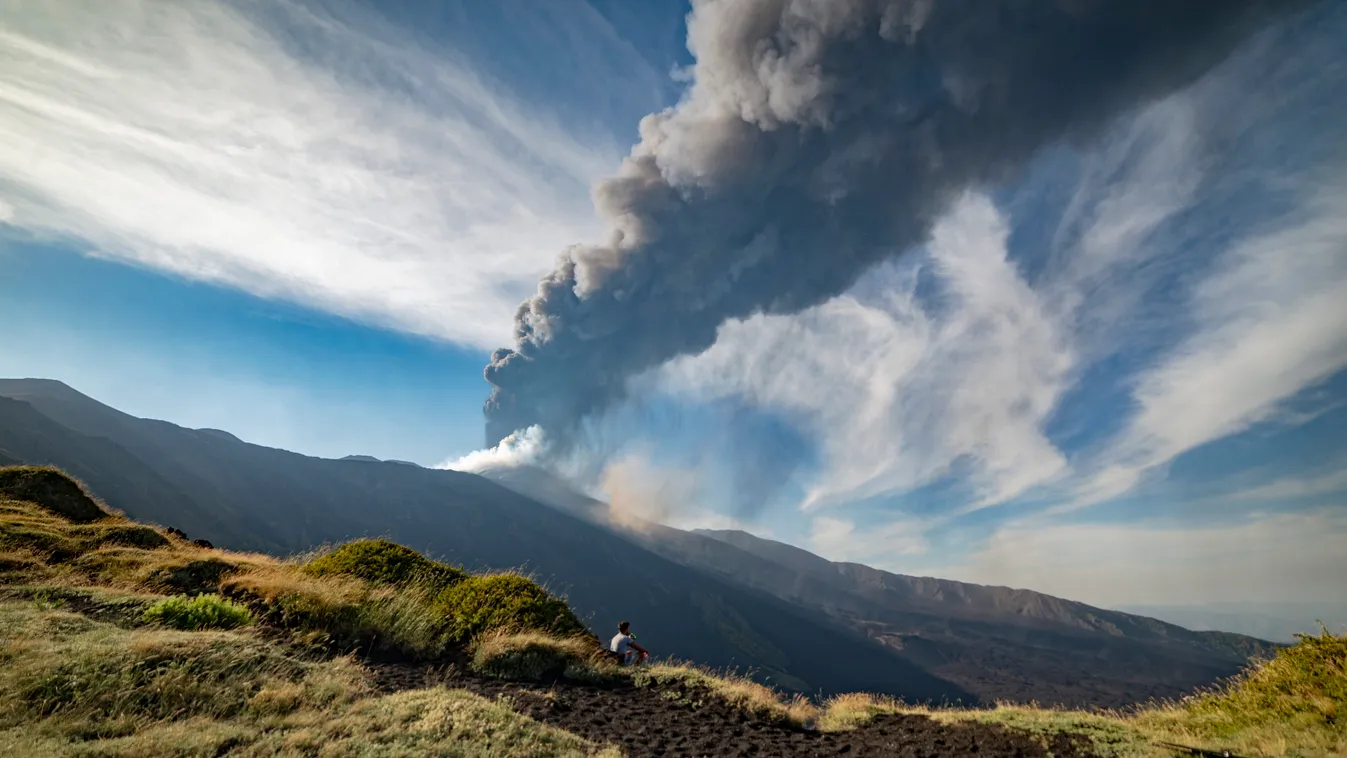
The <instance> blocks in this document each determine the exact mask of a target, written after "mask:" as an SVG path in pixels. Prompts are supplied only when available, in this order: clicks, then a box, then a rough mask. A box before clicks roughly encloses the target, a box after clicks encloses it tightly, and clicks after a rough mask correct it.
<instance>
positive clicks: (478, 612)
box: [435, 574, 587, 642]
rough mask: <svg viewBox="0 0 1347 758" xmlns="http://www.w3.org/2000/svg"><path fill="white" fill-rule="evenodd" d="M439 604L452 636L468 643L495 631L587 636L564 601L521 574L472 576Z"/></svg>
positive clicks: (443, 595) (451, 588)
mask: <svg viewBox="0 0 1347 758" xmlns="http://www.w3.org/2000/svg"><path fill="white" fill-rule="evenodd" d="M435 605H436V606H437V608H438V609H439V610H440V611H441V612H443V613H444V614H445V615H446V616H447V617H448V619H449V634H450V635H451V636H452V637H453V638H454V639H457V640H460V641H465V642H466V641H468V640H471V639H472V638H474V637H476V636H477V635H479V634H482V633H483V632H488V631H494V630H506V631H511V632H522V631H528V630H536V631H541V632H547V633H549V634H554V635H558V636H562V637H568V636H572V635H580V634H586V633H587V630H586V629H585V625H584V624H582V623H580V620H579V619H578V618H576V617H575V614H574V613H573V612H571V609H570V607H569V606H567V605H566V603H565V602H564V601H562V600H560V599H558V598H556V597H553V596H552V595H550V594H548V592H547V591H546V590H544V589H543V588H542V587H540V586H538V584H537V583H535V582H533V581H532V580H530V579H528V578H526V577H522V576H519V575H518V574H489V575H484V576H470V577H468V578H467V579H464V580H463V581H461V582H458V583H457V584H455V585H453V586H451V587H449V588H448V589H446V590H445V591H444V592H442V593H440V596H439V597H438V598H437V599H436V601H435Z"/></svg>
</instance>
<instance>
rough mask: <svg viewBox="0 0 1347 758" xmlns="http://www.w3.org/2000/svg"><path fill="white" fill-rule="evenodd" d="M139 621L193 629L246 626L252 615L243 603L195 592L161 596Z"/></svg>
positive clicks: (187, 629)
mask: <svg viewBox="0 0 1347 758" xmlns="http://www.w3.org/2000/svg"><path fill="white" fill-rule="evenodd" d="M141 620H142V621H144V622H146V623H158V624H163V625H164V626H171V627H173V628H174V629H182V630H185V631H196V630H200V629H233V628H235V627H239V626H247V625H248V624H251V623H252V622H253V614H252V612H251V611H249V610H248V608H247V607H246V606H243V605H239V604H238V603H235V602H232V601H229V600H226V599H224V598H222V597H220V596H219V595H197V596H196V597H193V598H188V597H184V596H182V595H178V596H176V597H168V598H164V599H163V600H160V601H159V602H157V603H155V604H154V605H152V606H150V607H149V608H147V609H146V610H145V613H144V615H142V616H141Z"/></svg>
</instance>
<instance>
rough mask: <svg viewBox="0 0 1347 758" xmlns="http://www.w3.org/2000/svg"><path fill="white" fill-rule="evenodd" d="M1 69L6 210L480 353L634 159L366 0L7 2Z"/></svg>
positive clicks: (98, 243) (125, 251) (36, 224)
mask: <svg viewBox="0 0 1347 758" xmlns="http://www.w3.org/2000/svg"><path fill="white" fill-rule="evenodd" d="M333 9H340V11H341V12H336V11H334V10H333ZM261 14H265V15H264V16H263V15H261ZM0 65H2V66H3V68H4V71H5V77H4V80H3V82H0V202H3V205H0V208H3V209H4V210H5V213H4V216H3V220H4V221H5V222H6V223H8V224H11V225H13V226H16V227H19V228H22V229H26V230H28V231H29V232H31V233H34V234H36V235H39V236H49V237H56V238H60V239H64V240H68V241H72V242H73V244H78V245H81V246H87V247H88V248H89V249H90V252H91V253H92V254H95V255H101V256H107V257H110V258H115V259H119V260H124V261H128V262H131V263H134V264H138V265H143V266H148V267H152V268H156V269H161V270H164V271H169V272H173V273H175V274H178V275H182V276H186V277H189V278H191V279H196V280H202V281H208V282H213V283H218V284H224V285H228V286H233V287H237V288H240V289H243V290H246V291H249V292H252V293H255V294H258V295H262V296H266V297H276V298H285V299H289V300H292V301H296V302H300V303H302V304H305V305H309V306H313V307H317V308H320V309H323V310H327V311H331V312H334V313H338V314H341V315H345V316H348V317H352V318H355V319H358V320H363V321H367V322H373V323H378V324H382V325H387V326H391V327H394V328H397V329H401V330H405V331H410V332H415V333H419V334H424V335H429V336H432V337H436V338H443V339H448V340H453V341H457V342H461V343H465V344H469V345H473V346H479V347H488V346H494V345H496V344H501V343H502V342H503V341H504V340H506V338H508V335H509V329H510V316H511V314H512V312H513V310H514V307H515V305H516V304H517V302H518V301H519V299H520V298H521V296H522V295H523V294H524V293H527V292H528V291H529V290H531V289H532V287H533V286H534V284H535V283H536V280H537V278H538V275H539V274H540V273H542V272H544V271H545V270H546V269H547V268H548V267H549V266H550V265H551V264H552V262H553V261H552V259H553V257H554V255H555V254H556V252H557V251H558V250H560V249H562V248H563V247H564V246H565V245H566V244H570V243H572V242H574V241H576V240H581V239H585V238H587V237H589V236H592V234H593V233H594V226H593V224H592V215H593V214H592V207H591V204H590V201H589V196H588V188H589V185H590V182H591V180H592V179H593V178H595V177H597V176H601V175H603V174H605V173H607V172H608V171H609V170H610V169H611V167H612V166H613V165H615V164H616V162H617V160H618V158H619V157H620V154H621V151H620V149H619V148H618V146H617V145H616V144H615V142H614V140H613V139H612V138H611V136H609V135H608V134H606V133H604V132H602V131H601V130H595V125H594V124H585V125H584V128H585V129H586V130H587V132H586V133H585V134H583V135H581V134H574V133H571V132H570V131H568V129H567V128H565V127H564V126H562V125H561V124H559V123H557V122H556V120H555V119H552V118H551V117H549V115H548V111H547V110H546V109H545V108H541V107H538V106H536V105H534V104H531V103H523V102H518V101H515V100H513V99H512V98H511V97H510V96H509V95H508V94H503V88H502V87H500V86H498V85H496V84H493V83H490V82H488V81H486V80H484V79H483V78H482V77H481V76H480V75H479V74H478V73H476V72H475V71H474V69H473V67H472V66H471V65H470V64H469V63H468V62H465V61H462V60H457V59H456V58H455V57H454V56H453V55H452V53H451V52H449V51H445V50H431V49H427V48H426V47H424V46H423V45H422V44H420V43H418V42H416V41H414V40H412V39H411V38H410V37H408V36H406V35H404V34H402V33H401V31H400V30H398V29H396V28H394V27H392V26H391V25H390V24H388V23H385V22H383V21H381V20H380V19H379V18H377V17H375V16H373V15H372V14H365V15H361V13H360V11H359V10H358V9H357V8H355V7H354V6H351V7H345V6H338V5H328V6H326V7H324V8H322V9H320V8H318V7H313V6H309V5H306V4H304V3H302V2H290V1H287V2H283V3H279V4H274V5H267V6H239V5H236V4H232V3H225V2H200V3H159V2H141V1H139V0H110V2H106V3H98V4H97V5H96V7H94V6H91V7H88V8H81V9H79V10H75V9H73V8H71V7H70V6H66V5H62V4H53V3H45V2H22V1H21V2H15V3H7V4H6V5H5V6H4V10H3V11H0ZM641 65H644V64H643V63H642V64H641Z"/></svg>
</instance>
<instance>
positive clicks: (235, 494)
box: [0, 380, 973, 703]
mask: <svg viewBox="0 0 1347 758" xmlns="http://www.w3.org/2000/svg"><path fill="white" fill-rule="evenodd" d="M0 396H5V397H6V398H8V399H0V449H4V450H6V451H8V452H7V455H9V456H11V457H13V458H16V459H18V460H20V461H22V462H24V463H29V464H51V465H55V466H58V467H60V468H62V469H64V470H66V471H69V472H70V473H72V474H74V475H75V476H78V477H79V478H80V479H82V480H83V481H84V482H85V483H87V484H88V485H89V486H90V487H91V488H93V489H94V490H95V491H96V492H98V493H100V495H101V496H102V497H103V498H104V499H105V500H106V501H107V502H108V503H109V504H110V505H112V506H113V507H116V508H118V509H121V510H123V511H124V512H125V513H127V514H128V515H129V516H130V517H132V518H135V519H137V520H140V521H147V522H154V523H159V524H163V525H167V526H175V527H178V528H183V529H185V530H186V531H187V532H188V534H189V535H190V536H191V537H194V538H205V539H208V540H210V541H211V542H213V543H214V544H216V546H218V547H228V548H231V549H237V550H257V551H263V552H269V553H273V554H285V553H293V552H300V551H304V550H308V549H310V548H312V547H314V546H316V545H319V544H322V543H325V542H336V541H343V540H348V539H352V538H356V537H361V536H371V535H382V536H387V537H389V538H390V539H393V540H395V541H397V542H399V543H402V544H405V545H407V546H409V547H412V548H413V549H416V550H418V551H420V552H423V553H426V554H428V555H432V556H435V557H437V558H443V559H445V560H447V561H449V562H451V563H456V564H462V565H464V566H465V567H467V568H469V569H471V570H485V569H506V568H522V569H523V570H525V571H528V572H531V573H532V574H533V575H535V576H536V577H537V578H538V579H539V580H540V581H543V582H545V583H547V584H548V585H549V587H550V588H551V589H553V590H554V591H557V592H560V593H563V594H565V595H566V596H567V599H568V601H569V602H570V603H571V605H572V606H573V607H574V608H575V609H576V610H577V612H578V613H579V614H580V615H581V616H582V618H584V620H585V621H586V622H587V623H589V625H590V627H591V628H592V629H594V630H595V631H596V632H597V633H600V634H601V635H606V634H608V630H609V629H610V628H611V627H612V626H614V625H615V624H616V622H617V621H618V620H619V619H622V618H625V619H629V620H630V621H631V622H632V624H633V626H634V627H635V629H636V630H637V633H638V634H639V635H640V637H641V641H642V643H643V644H645V645H646V646H647V647H649V648H650V649H651V650H653V651H655V652H656V654H657V655H660V656H665V655H675V656H678V657H682V658H689V659H693V660H697V661H699V662H702V663H704V664H707V665H710V666H713V667H738V668H752V669H755V670H757V671H758V672H759V675H760V677H761V678H762V679H764V680H769V681H771V682H773V683H775V684H778V685H780V686H783V687H786V688H788V689H794V690H797V691H809V692H819V691H822V692H842V691H848V690H867V691H877V692H886V693H890V694H893V695H898V696H902V697H905V698H908V699H912V700H928V699H930V700H937V701H938V700H942V699H949V700H960V701H962V702H965V703H967V702H972V701H973V698H971V697H970V696H969V694H968V693H967V692H966V691H964V690H963V689H962V688H960V687H958V686H956V685H953V684H951V683H949V682H947V681H945V680H943V679H941V678H939V677H937V676H934V675H932V674H930V673H928V672H926V671H924V670H923V669H922V668H921V667H920V666H918V665H915V664H913V663H911V662H909V661H907V660H906V659H904V658H903V657H902V656H900V655H898V654H897V653H895V652H893V651H888V650H885V649H884V648H882V647H880V646H878V645H874V644H873V643H871V642H869V641H867V640H866V639H865V638H864V637H863V636H861V635H859V634H857V633H855V632H854V631H853V630H850V629H847V628H845V627H843V626H841V625H836V624H834V623H832V622H831V621H830V620H829V619H826V618H820V617H817V616H815V615H814V614H812V613H810V612H809V611H808V610H806V609H803V608H798V607H795V606H792V605H790V604H789V603H786V602H784V601H782V600H780V599H778V598H775V597H772V596H771V595H769V594H767V593H762V592H757V591H754V590H751V589H748V588H745V587H741V586H737V585H734V584H731V583H728V582H725V581H723V580H720V579H717V578H715V577H712V576H709V575H707V574H705V573H703V572H700V571H698V570H696V569H692V568H689V567H686V566H682V565H679V564H678V563H675V562H673V561H669V560H667V559H665V558H663V557H661V556H659V555H656V554H654V553H652V552H650V551H649V550H647V549H645V548H643V547H641V546H640V545H638V544H636V543H634V542H632V541H631V540H629V539H626V538H625V537H623V536H622V535H619V534H615V533H614V532H612V531H610V530H607V529H604V528H602V527H600V526H597V525H595V524H592V523H589V522H587V521H584V520H581V519H577V518H574V517H573V516H570V515H568V514H566V513H563V512H561V511H559V510H557V509H555V508H552V507H549V506H546V505H543V504H541V503H538V502H537V501H535V500H533V499H531V498H528V497H525V496H523V495H520V494H518V493H516V492H514V491H512V490H510V489H507V488H505V487H503V486H501V485H499V484H496V483H494V482H491V481H489V480H487V479H484V478H482V477H479V476H475V475H471V474H464V473H460V472H454V471H437V470H431V469H423V468H419V467H413V466H407V465H403V464H399V463H371V462H365V461H339V460H326V459H320V458H312V457H308V456H303V455H298V454H296V453H291V452H287V451H284V450H276V449H273V448H266V447H262V446H259V445H252V444H248V443H244V442H240V441H238V440H236V439H233V438H232V437H230V436H228V435H222V434H220V433H218V432H202V431H196V430H191V429H184V428H182V427H178V426H175V425H173V424H169V423H166V422H162V421H151V420H145V419H139V418H135V417H133V416H129V415H127V414H124V413H121V412H119V411H116V410H114V409H112V408H109V407H107V406H105V405H103V404H101V403H98V402H97V401H95V400H93V399H91V398H88V397H86V396H84V395H81V394H80V393H78V392H76V391H75V390H73V389H71V388H69V387H67V386H66V385H64V384H61V383H59V382H53V381H46V380H13V381H0ZM858 646H861V647H860V648H858ZM860 649H864V650H865V654H863V655H860V654H858V650H860Z"/></svg>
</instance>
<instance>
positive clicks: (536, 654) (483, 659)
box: [471, 631, 617, 682]
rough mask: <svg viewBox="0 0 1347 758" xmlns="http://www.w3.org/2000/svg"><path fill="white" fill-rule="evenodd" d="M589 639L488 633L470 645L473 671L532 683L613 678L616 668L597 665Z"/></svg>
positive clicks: (606, 664)
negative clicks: (549, 679)
mask: <svg viewBox="0 0 1347 758" xmlns="http://www.w3.org/2000/svg"><path fill="white" fill-rule="evenodd" d="M598 652H599V648H598V645H596V644H595V641H594V640H593V639H591V638H589V637H552V636H549V635H546V634H541V633H538V632H524V633H519V634H513V633H510V632H505V631H497V632H488V633H486V634H483V635H481V636H479V637H478V638H477V641H476V642H475V643H474V645H473V652H472V662H471V667H472V670H473V671H476V672H477V673H479V674H485V675H487V676H493V677H496V678H498V679H512V680H518V681H532V682H536V681H539V680H541V679H544V678H547V677H560V676H565V677H566V678H569V679H579V680H584V681H594V680H597V679H601V678H606V677H611V676H615V675H616V674H617V666H614V665H612V664H610V663H604V662H600V660H599V656H598Z"/></svg>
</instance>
